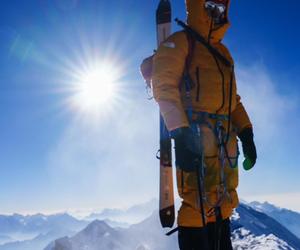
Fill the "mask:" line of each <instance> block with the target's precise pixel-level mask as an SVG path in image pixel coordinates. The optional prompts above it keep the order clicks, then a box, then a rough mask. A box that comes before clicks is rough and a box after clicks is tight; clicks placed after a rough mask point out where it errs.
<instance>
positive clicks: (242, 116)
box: [231, 95, 252, 133]
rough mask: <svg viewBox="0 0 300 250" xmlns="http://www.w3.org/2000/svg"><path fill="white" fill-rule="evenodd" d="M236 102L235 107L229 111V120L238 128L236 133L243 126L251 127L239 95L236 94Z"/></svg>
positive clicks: (243, 127)
mask: <svg viewBox="0 0 300 250" xmlns="http://www.w3.org/2000/svg"><path fill="white" fill-rule="evenodd" d="M236 102H237V105H236V108H235V109H234V110H233V112H232V113H231V120H232V123H233V125H234V126H235V127H236V128H237V129H238V133H240V132H241V131H242V130H243V129H245V128H251V127H252V123H251V121H250V118H249V116H248V114H247V111H246V109H245V108H244V105H243V103H242V102H241V97H240V96H239V95H237V96H236Z"/></svg>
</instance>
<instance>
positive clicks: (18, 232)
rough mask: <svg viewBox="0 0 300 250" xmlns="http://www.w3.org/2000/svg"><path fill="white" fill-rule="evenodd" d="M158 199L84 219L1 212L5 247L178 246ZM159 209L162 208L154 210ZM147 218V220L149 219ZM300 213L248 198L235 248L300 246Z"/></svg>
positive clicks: (160, 249) (0, 247) (119, 249)
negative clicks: (165, 223)
mask: <svg viewBox="0 0 300 250" xmlns="http://www.w3.org/2000/svg"><path fill="white" fill-rule="evenodd" d="M156 207H157V201H156V200H152V201H149V202H147V203H144V204H141V205H136V206H133V207H131V208H129V209H125V210H121V209H104V210H102V211H100V212H98V213H93V214H91V215H89V216H87V217H86V218H84V219H83V220H79V219H76V218H75V217H72V216H70V215H69V214H66V213H63V214H56V215H49V216H46V215H43V214H36V215H31V216H30V215H27V216H23V215H19V214H14V215H10V216H6V215H0V250H42V249H45V250H70V249H72V250H83V249H85V250H86V249H89V250H100V249H101V250H108V249H109V250H114V249H116V250H129V249H130V250H171V249H172V250H174V249H178V246H177V245H178V244H177V235H176V233H175V234H174V235H172V236H171V237H166V236H165V233H166V231H165V230H163V229H162V228H161V226H160V222H159V218H158V212H157V211H156ZM153 211H156V212H153ZM145 218H146V219H145ZM299 231H300V214H299V213H297V212H294V211H291V210H288V209H283V208H278V207H276V206H274V205H272V204H269V203H258V202H251V203H245V202H244V203H242V204H241V205H240V206H239V207H238V208H237V209H236V211H235V213H234V215H233V216H232V239H233V246H234V249H235V250H241V249H253V250H258V249H271V250H277V249H281V250H292V249H295V250H299V249H300V243H299V241H300V240H299Z"/></svg>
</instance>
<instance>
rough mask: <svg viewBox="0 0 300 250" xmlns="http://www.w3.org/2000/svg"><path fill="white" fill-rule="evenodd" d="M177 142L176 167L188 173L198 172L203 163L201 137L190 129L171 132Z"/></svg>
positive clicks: (185, 128)
mask: <svg viewBox="0 0 300 250" xmlns="http://www.w3.org/2000/svg"><path fill="white" fill-rule="evenodd" d="M171 137H172V138H173V139H174V140H175V156H176V166H177V167H178V168H180V169H182V170H184V171H186V172H193V171H196V169H197V167H199V164H200V163H201V160H202V156H201V146H200V138H199V136H198V135H197V134H196V133H195V132H194V131H193V130H192V129H191V128H189V127H184V128H178V129H176V130H174V131H171Z"/></svg>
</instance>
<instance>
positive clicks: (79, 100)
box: [73, 63, 120, 113]
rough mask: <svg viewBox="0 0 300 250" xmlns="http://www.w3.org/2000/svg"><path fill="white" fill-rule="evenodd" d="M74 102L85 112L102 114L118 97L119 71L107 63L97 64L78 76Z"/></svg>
mask: <svg viewBox="0 0 300 250" xmlns="http://www.w3.org/2000/svg"><path fill="white" fill-rule="evenodd" d="M77 78H78V80H77V82H76V88H75V95H74V96H73V101H74V103H75V105H76V106H77V108H79V109H80V110H81V111H84V112H92V113H95V112H100V111H101V110H104V109H106V108H107V106H109V105H111V104H112V102H113V101H114V99H115V98H116V96H117V81H118V79H119V78H120V76H119V73H118V70H117V69H116V68H114V67H112V66H111V65H109V64H107V63H102V64H97V65H95V66H93V67H90V68H88V69H86V70H84V71H82V72H80V73H79V74H78V77H77Z"/></svg>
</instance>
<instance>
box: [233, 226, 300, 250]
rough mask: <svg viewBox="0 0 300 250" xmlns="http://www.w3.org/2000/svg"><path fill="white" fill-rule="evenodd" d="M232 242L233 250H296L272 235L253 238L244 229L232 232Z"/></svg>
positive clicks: (253, 236)
mask: <svg viewBox="0 0 300 250" xmlns="http://www.w3.org/2000/svg"><path fill="white" fill-rule="evenodd" d="M232 242H233V249H234V250H296V249H295V248H292V247H291V246H289V245H288V244H287V243H286V242H285V241H283V240H281V239H279V238H278V237H276V236H275V235H273V234H269V235H267V236H266V235H264V234H263V235H260V236H255V235H253V234H252V233H251V232H250V231H248V230H246V229H244V228H240V229H237V230H235V231H234V232H233V234H232Z"/></svg>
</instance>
